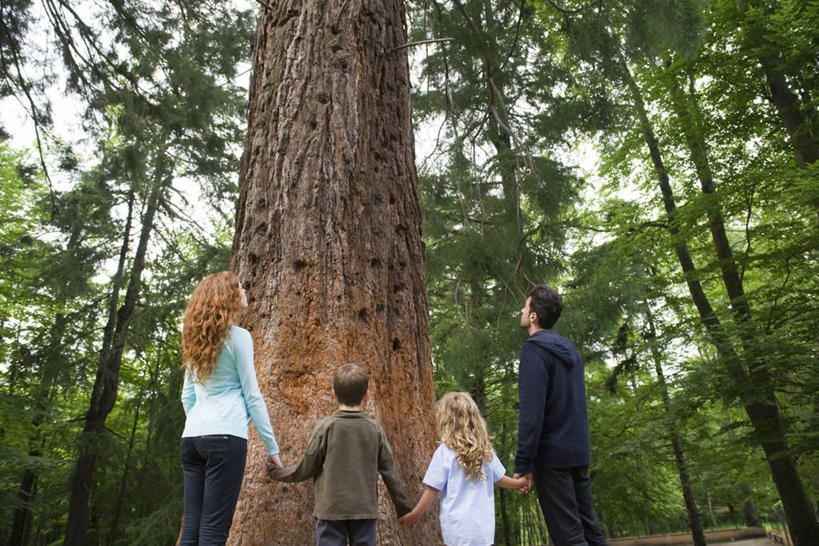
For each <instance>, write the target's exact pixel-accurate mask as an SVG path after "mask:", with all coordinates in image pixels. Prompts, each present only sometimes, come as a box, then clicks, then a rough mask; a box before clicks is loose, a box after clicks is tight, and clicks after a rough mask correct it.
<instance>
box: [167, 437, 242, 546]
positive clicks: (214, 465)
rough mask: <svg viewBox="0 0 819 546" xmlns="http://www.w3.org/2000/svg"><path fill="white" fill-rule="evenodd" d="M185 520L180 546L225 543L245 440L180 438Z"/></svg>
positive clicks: (234, 500)
mask: <svg viewBox="0 0 819 546" xmlns="http://www.w3.org/2000/svg"><path fill="white" fill-rule="evenodd" d="M179 451H180V456H181V459H182V480H183V484H184V487H185V510H184V514H185V520H184V523H183V524H182V538H181V539H180V541H179V544H180V546H189V545H190V546H194V545H195V546H199V545H205V544H207V545H208V546H211V545H222V544H224V543H225V542H226V541H227V538H228V533H229V532H230V524H231V523H232V522H233V512H234V511H235V509H236V500H237V499H238V498H239V490H240V489H241V487H242V476H243V475H244V473H245V458H246V455H247V440H245V439H244V438H239V437H237V436H232V435H230V434H214V435H209V436H196V437H191V438H182V443H181V446H180V450H179Z"/></svg>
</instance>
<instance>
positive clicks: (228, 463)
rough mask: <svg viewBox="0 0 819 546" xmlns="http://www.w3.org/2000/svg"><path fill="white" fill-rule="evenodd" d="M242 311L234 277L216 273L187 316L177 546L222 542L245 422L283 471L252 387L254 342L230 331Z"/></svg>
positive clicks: (236, 485)
mask: <svg viewBox="0 0 819 546" xmlns="http://www.w3.org/2000/svg"><path fill="white" fill-rule="evenodd" d="M246 307H247V297H246V296H245V291H244V289H242V287H241V285H240V284H239V278H238V277H237V276H236V275H235V274H234V273H232V272H230V271H222V272H220V273H214V274H212V275H208V276H207V277H205V278H204V279H203V280H202V281H201V282H200V283H199V285H198V286H197V287H196V289H194V291H193V295H191V299H190V301H189V302H188V306H187V308H186V309H185V315H184V319H183V327H182V358H183V361H184V368H185V384H184V386H183V388H182V406H183V407H184V408H185V415H186V419H185V430H184V431H183V432H182V442H181V446H180V456H181V459H182V472H183V476H184V478H183V481H184V488H185V509H184V514H185V519H184V523H183V526H182V538H181V540H180V544H182V545H189V544H190V545H197V544H209V545H210V544H224V543H225V542H226V541H227V538H228V533H229V531H230V525H231V522H232V521H233V512H234V510H235V509H236V500H237V499H238V497H239V489H240V488H241V485H242V477H243V476H244V471H245V457H246V455H247V427H248V421H249V419H253V423H254V424H255V425H256V430H257V431H258V432H259V436H261V438H262V440H263V441H264V443H265V446H266V447H267V452H268V459H269V460H270V461H271V462H273V463H275V464H277V465H278V466H281V464H282V463H281V460H280V459H279V455H278V453H279V446H278V445H277V444H276V438H275V436H274V435H273V427H272V426H271V425H270V417H269V416H268V414H267V406H265V403H264V399H263V398H262V393H261V392H260V391H259V384H258V382H257V381H256V371H255V370H254V368H253V339H252V338H251V337H250V333H249V332H248V331H247V330H245V329H244V328H240V327H238V326H236V325H235V324H234V320H235V319H236V317H237V316H238V315H239V314H240V313H241V312H242V311H243V310H244V309H245V308H246Z"/></svg>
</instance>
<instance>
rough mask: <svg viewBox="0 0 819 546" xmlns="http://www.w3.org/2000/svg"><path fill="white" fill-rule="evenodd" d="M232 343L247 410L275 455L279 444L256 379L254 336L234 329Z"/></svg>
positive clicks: (245, 331)
mask: <svg viewBox="0 0 819 546" xmlns="http://www.w3.org/2000/svg"><path fill="white" fill-rule="evenodd" d="M230 343H231V345H232V346H233V350H234V354H235V356H236V371H237V373H238V374H239V383H241V385H242V394H244V397H245V404H246V405H247V412H248V414H250V418H251V419H253V424H254V425H255V426H256V430H257V431H258V433H259V436H261V438H262V441H263V442H264V445H265V446H267V453H268V455H275V454H277V453H278V452H279V445H278V444H277V443H276V437H275V436H274V434H273V426H272V425H271V424H270V416H269V415H268V413H267V406H266V405H265V403H264V398H262V393H261V391H260V390H259V383H258V382H257V380H256V370H255V369H254V368H253V338H252V337H250V332H248V331H247V330H243V329H234V330H233V332H232V334H231V339H230Z"/></svg>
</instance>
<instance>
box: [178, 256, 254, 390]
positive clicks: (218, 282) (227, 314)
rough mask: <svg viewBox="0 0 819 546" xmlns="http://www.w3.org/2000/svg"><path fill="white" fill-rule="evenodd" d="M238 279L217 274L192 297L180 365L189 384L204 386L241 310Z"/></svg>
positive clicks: (183, 333)
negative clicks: (181, 363)
mask: <svg viewBox="0 0 819 546" xmlns="http://www.w3.org/2000/svg"><path fill="white" fill-rule="evenodd" d="M241 301H242V292H241V288H240V286H239V278H238V277H237V276H236V274H235V273H233V272H231V271H220V272H219V273H213V274H212V275H208V276H207V277H205V278H204V279H202V280H201V281H200V282H199V284H198V285H197V286H196V288H195V289H194V290H193V294H191V299H190V300H189V301H188V306H187V307H186V308H185V314H184V316H183V319H182V320H183V325H182V361H183V362H184V364H183V367H184V368H186V369H187V370H188V374H189V376H190V378H191V380H192V381H195V382H198V383H204V382H205V381H207V380H208V379H209V378H210V376H211V374H213V367H214V364H215V363H216V357H217V356H219V352H220V351H221V350H222V342H223V341H224V340H225V337H226V336H227V334H228V332H229V331H230V327H231V326H232V325H233V321H234V318H235V316H236V313H237V311H239V309H241Z"/></svg>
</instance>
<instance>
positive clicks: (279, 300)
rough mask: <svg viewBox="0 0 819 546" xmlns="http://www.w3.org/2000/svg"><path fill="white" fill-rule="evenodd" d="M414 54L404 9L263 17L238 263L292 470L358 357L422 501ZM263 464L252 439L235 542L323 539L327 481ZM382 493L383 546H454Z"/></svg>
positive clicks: (426, 398)
mask: <svg viewBox="0 0 819 546" xmlns="http://www.w3.org/2000/svg"><path fill="white" fill-rule="evenodd" d="M405 43H406V29H405V28H404V10H403V3H402V1H401V0H387V1H384V0H381V1H379V0H372V1H367V0H364V1H362V0H345V1H340V2H328V3H325V2H313V1H306V0H305V1H300V0H289V1H283V2H277V3H276V4H275V5H272V6H270V7H269V8H266V9H264V10H263V11H262V13H261V16H260V21H259V27H258V30H257V39H256V48H255V58H254V75H253V78H252V81H251V90H250V110H249V122H248V136H247V141H246V143H245V153H244V156H243V160H242V166H241V172H240V188H239V192H240V197H239V204H238V209H237V226H236V236H235V239H234V245H233V260H232V261H233V268H234V270H235V271H236V272H237V274H238V275H239V278H240V279H241V280H242V283H243V285H244V286H245V288H246V290H247V291H248V299H249V309H248V313H246V315H245V317H246V318H245V320H244V322H243V325H244V326H246V327H247V328H248V329H249V330H250V331H251V333H252V335H253V339H254V342H255V358H256V369H257V373H258V378H259V385H260V387H261V389H262V393H263V394H264V396H265V400H266V401H267V405H268V410H269V412H270V414H271V419H272V421H273V426H274V430H275V432H276V436H277V440H278V442H279V444H280V445H281V447H282V459H283V461H284V462H285V464H289V463H293V462H295V461H297V460H298V459H299V458H300V457H301V455H302V453H303V450H304V447H305V444H306V441H307V438H308V436H309V434H310V431H311V430H312V428H313V426H314V424H315V423H316V421H317V420H318V419H319V418H321V417H323V416H325V415H327V414H329V413H331V412H332V411H334V409H335V404H334V402H333V397H332V392H331V382H332V376H333V373H334V371H335V369H336V368H337V367H338V366H340V365H342V364H345V363H347V362H356V363H359V364H361V365H363V366H365V367H367V368H368V370H369V372H370V399H369V402H368V404H367V409H368V410H369V411H370V413H371V414H372V415H373V416H374V417H376V418H377V419H378V420H379V421H380V422H381V423H382V425H383V427H384V430H385V431H386V433H387V436H388V438H389V440H390V443H391V444H392V447H393V452H394V454H395V458H396V464H397V467H398V470H399V472H400V473H401V475H402V476H403V478H404V481H405V483H406V485H407V489H408V492H409V493H410V497H411V499H412V500H416V499H417V498H418V496H419V495H420V491H421V479H422V477H423V474H424V471H425V470H426V466H427V463H428V462H429V459H430V457H431V455H432V452H433V451H434V448H435V446H436V444H437V442H436V432H435V424H434V417H433V405H434V400H435V395H434V389H433V382H432V365H431V359H430V346H429V340H428V328H429V324H428V308H427V300H426V294H425V291H424V249H423V243H422V242H421V227H420V226H421V211H420V205H419V199H418V193H417V188H416V171H415V163H414V160H415V158H414V150H413V136H412V128H411V120H410V98H409V92H410V87H409V70H408V65H407V57H406V55H407V53H406V49H395V48H396V47H398V46H401V45H402V44H405ZM264 461H265V453H264V448H263V446H262V443H261V441H260V440H259V438H258V437H257V436H255V434H254V435H251V439H250V443H249V449H248V464H247V469H246V472H245V483H244V485H243V489H242V494H241V496H240V498H239V504H238V506H237V509H236V515H235V517H234V520H233V527H232V529H231V539H230V543H231V544H244V545H257V544H277V545H288V544H308V543H314V541H315V538H314V536H315V521H314V519H313V515H312V507H313V504H312V502H313V500H312V485H311V484H310V483H309V482H308V483H301V484H279V483H272V482H270V480H269V479H268V478H267V477H266V475H265V474H264V472H263V466H264ZM380 498H381V506H380V517H379V522H378V523H379V525H378V527H379V542H380V543H381V544H438V543H440V541H441V539H440V534H439V531H438V525H437V517H436V513H437V510H435V508H432V509H430V511H429V512H428V513H427V514H426V515H425V516H424V517H423V518H422V520H421V522H420V523H419V524H418V526H417V527H416V528H415V529H414V530H412V531H405V530H398V528H397V525H396V523H395V515H394V514H395V512H394V509H393V507H392V504H391V503H390V501H389V499H388V496H387V495H386V491H385V490H384V487H383V485H382V486H381V490H380Z"/></svg>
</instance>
